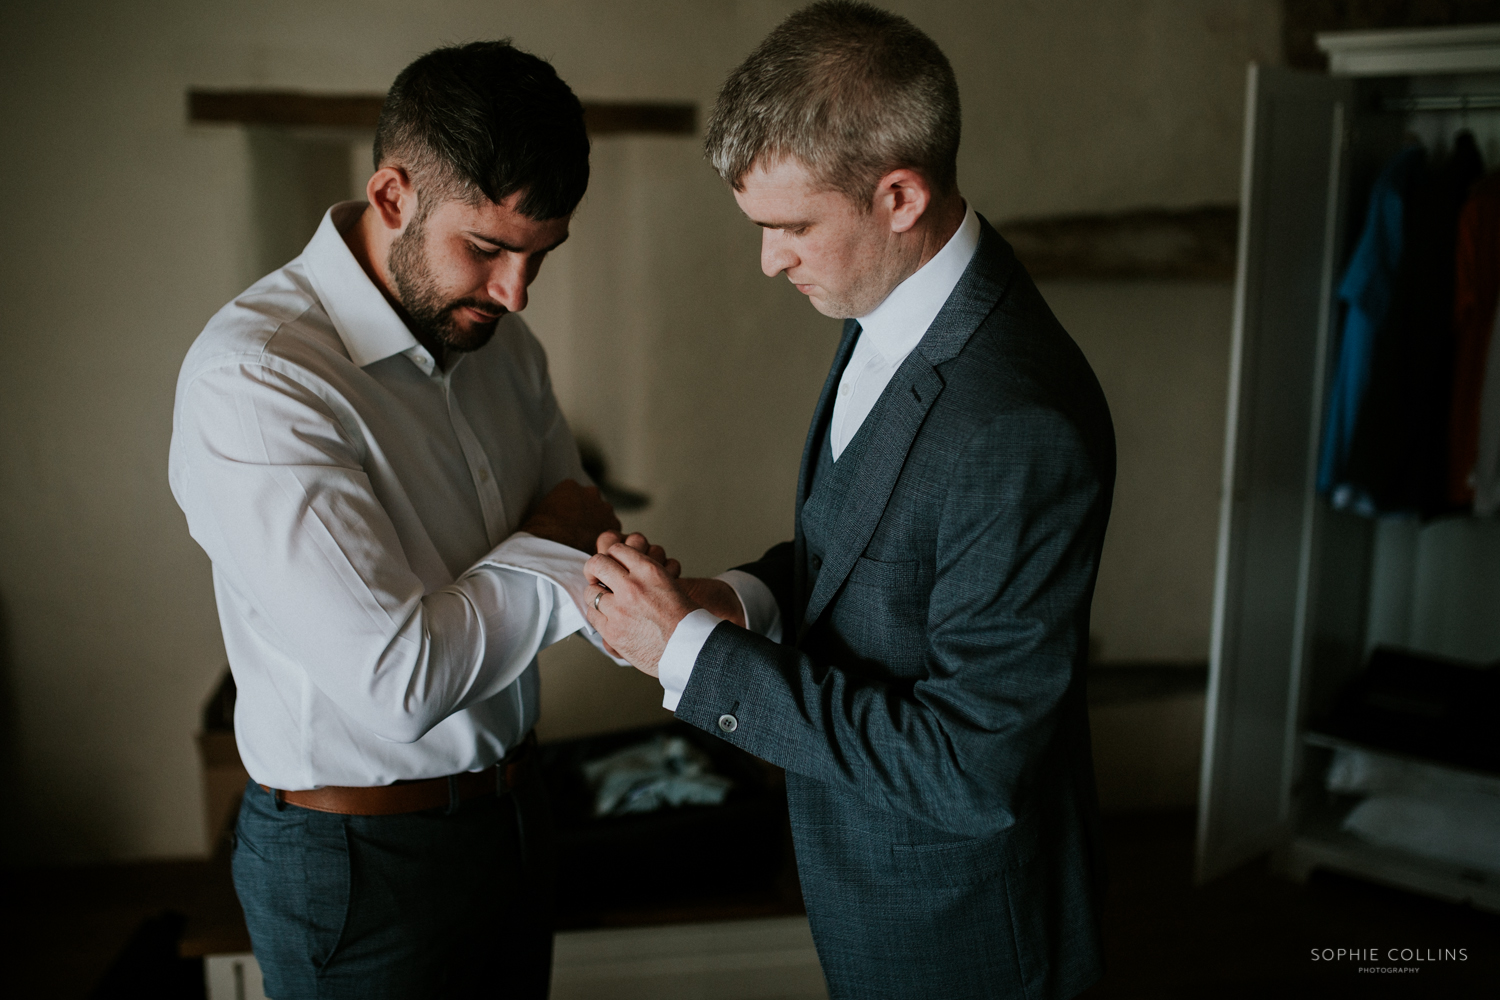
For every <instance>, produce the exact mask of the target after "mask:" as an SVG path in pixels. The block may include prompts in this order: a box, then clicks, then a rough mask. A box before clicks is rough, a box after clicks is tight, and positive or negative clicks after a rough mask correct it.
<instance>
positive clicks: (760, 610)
mask: <svg viewBox="0 0 1500 1000" xmlns="http://www.w3.org/2000/svg"><path fill="white" fill-rule="evenodd" d="M714 579H716V580H723V581H724V582H725V583H727V584H729V586H730V587H731V588H733V590H734V593H735V596H737V597H738V598H739V599H740V607H741V608H742V609H743V610H744V612H745V627H746V628H748V629H749V630H750V631H752V632H754V633H755V634H756V635H763V636H765V637H766V638H767V639H770V640H771V641H772V642H780V641H781V605H779V604H777V603H776V595H775V594H773V593H771V588H770V587H767V586H766V585H765V583H764V582H762V581H761V579H760V577H758V576H756V575H755V574H754V573H746V572H745V571H744V570H742V569H731V570H725V571H724V572H723V573H720V574H719V575H718V576H717V577H715V578H714Z"/></svg>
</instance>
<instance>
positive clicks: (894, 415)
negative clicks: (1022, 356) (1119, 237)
mask: <svg viewBox="0 0 1500 1000" xmlns="http://www.w3.org/2000/svg"><path fill="white" fill-rule="evenodd" d="M1017 266H1018V265H1017V263H1016V260H1015V257H1014V255H1013V254H1012V253H1011V250H1010V246H1009V244H1007V243H1006V242H1005V240H1004V239H1002V238H1001V237H1000V235H999V234H998V233H996V232H995V230H994V229H992V228H991V227H990V225H989V223H988V222H985V221H984V219H983V218H982V217H981V219H980V237H979V248H978V249H977V250H976V251H975V252H974V259H973V260H971V261H970V262H969V266H968V268H966V269H965V271H964V275H963V277H962V278H960V279H959V282H958V285H957V286H956V287H955V288H954V289H953V293H952V294H951V295H949V296H948V301H947V302H945V303H944V304H943V308H942V311H941V312H939V313H938V315H937V318H936V319H934V320H933V321H932V325H931V326H930V327H928V329H927V332H926V333H925V334H923V336H922V339H921V341H920V342H919V343H918V344H917V347H916V349H915V350H913V351H912V352H911V354H909V355H907V357H906V360H905V361H903V362H902V363H901V366H900V367H899V368H897V369H896V374H895V375H893V376H892V377H891V381H890V384H889V385H887V386H886V387H885V391H884V392H883V393H881V396H880V400H879V402H877V403H876V404H875V408H874V409H873V410H871V411H870V415H869V416H868V417H866V418H865V422H864V425H863V426H861V427H860V430H859V434H858V435H856V437H858V436H863V435H866V434H868V435H869V439H868V440H867V442H866V443H865V446H864V454H863V455H862V456H861V457H860V459H859V465H858V467H857V468H856V469H852V470H851V471H850V473H847V474H845V475H841V476H837V477H836V478H837V479H838V481H839V482H838V485H840V486H844V485H845V484H847V492H843V491H842V490H841V491H840V492H841V493H842V494H843V495H842V496H841V497H840V498H839V502H840V504H841V507H842V513H841V516H840V517H839V518H838V519H837V521H836V522H835V524H834V528H833V532H832V536H831V537H830V539H829V545H828V548H827V551H826V552H825V553H824V558H823V566H822V569H821V570H820V571H819V573H818V580H817V584H816V585H815V586H814V588H813V591H812V593H811V595H809V597H808V600H807V608H806V610H805V611H804V613H803V615H802V621H801V623H800V625H799V628H798V630H797V635H798V638H799V639H800V638H801V635H802V633H804V632H805V631H806V630H807V629H808V628H809V627H811V626H812V624H813V623H814V622H816V621H817V619H818V616H819V615H821V614H822V613H823V611H824V609H825V608H827V607H828V602H829V601H830V600H832V599H833V595H834V594H835V593H837V592H838V589H839V587H841V586H843V583H844V580H845V578H846V577H848V575H849V572H850V570H852V569H853V568H854V563H855V561H856V560H858V559H859V555H860V553H861V552H863V551H864V550H865V546H866V545H868V544H869V542H870V537H871V536H872V535H873V534H874V533H875V527H876V525H878V524H879V523H880V518H881V516H882V515H883V514H884V513H885V508H886V504H887V503H889V502H890V498H891V491H892V490H894V489H895V488H896V479H897V478H898V477H899V476H900V474H901V468H902V466H904V465H905V464H906V456H907V453H908V452H909V451H910V450H911V446H912V442H913V441H914V440H915V439H916V436H917V431H918V430H919V429H921V426H922V422H923V421H924V420H925V419H926V418H927V413H928V411H929V410H931V409H932V405H933V404H934V403H935V402H937V398H938V395H939V394H940V393H942V391H943V379H942V376H941V375H939V374H938V372H937V367H936V366H937V365H939V364H941V363H942V362H944V361H947V360H949V359H951V358H953V357H954V356H956V355H957V354H958V352H959V351H961V350H962V349H963V346H964V344H966V343H968V340H969V338H970V337H971V336H973V335H974V331H975V330H976V329H978V328H979V324H980V323H982V322H984V320H985V318H986V317H987V316H988V315H989V314H990V312H991V311H992V310H993V309H994V308H995V305H996V303H997V302H999V301H1000V298H1001V297H1002V296H1003V295H1004V293H1005V288H1006V286H1007V285H1009V283H1010V277H1011V274H1012V273H1013V269H1014V268H1015V267H1017ZM853 326H854V324H853V323H846V324H845V328H844V343H843V344H841V345H840V346H839V356H838V359H837V360H836V361H835V364H834V369H833V372H832V373H831V374H830V375H829V378H828V381H827V382H826V383H825V384H824V386H823V395H822V397H821V398H820V399H819V400H818V411H817V416H816V417H814V420H813V426H812V430H811V431H809V433H808V443H807V447H806V448H805V449H804V451H803V456H802V472H801V475H800V476H799V477H798V480H797V514H798V522H799V523H798V528H797V542H798V545H797V572H798V573H799V574H803V573H805V572H806V569H805V566H806V559H807V556H806V545H805V543H804V542H803V540H802V529H801V524H800V521H801V513H802V504H803V502H804V501H805V500H806V499H807V496H806V493H805V492H804V491H805V488H806V485H807V480H808V477H809V476H810V474H811V469H812V463H815V462H816V461H817V452H816V449H817V448H818V447H820V446H821V443H822V442H821V439H820V437H819V434H820V431H821V430H822V423H823V420H824V419H825V413H824V409H825V407H831V405H832V403H831V399H832V397H833V393H834V392H835V391H836V386H835V383H836V382H837V381H838V379H837V375H838V373H839V372H841V371H842V369H843V364H844V362H845V361H846V360H847V358H848V352H849V350H850V349H852V347H853V338H852V337H851V336H850V331H851V328H852V327H853ZM850 446H851V448H852V447H853V442H851V445H850ZM848 457H850V458H854V457H855V456H853V455H850V456H848ZM830 485H832V484H830ZM805 592H806V591H805V590H804V589H803V585H802V583H801V581H800V579H799V586H798V594H799V597H800V595H801V594H802V593H805Z"/></svg>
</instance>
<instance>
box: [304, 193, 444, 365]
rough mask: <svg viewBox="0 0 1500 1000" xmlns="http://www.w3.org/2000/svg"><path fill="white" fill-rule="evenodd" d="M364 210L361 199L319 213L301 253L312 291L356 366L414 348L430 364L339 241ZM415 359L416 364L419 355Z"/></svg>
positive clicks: (418, 361)
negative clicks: (320, 217)
mask: <svg viewBox="0 0 1500 1000" xmlns="http://www.w3.org/2000/svg"><path fill="white" fill-rule="evenodd" d="M364 209H365V203H364V202H362V201H344V202H340V203H339V204H337V205H335V206H333V207H332V208H330V209H329V210H328V211H327V212H326V213H324V215H323V221H322V223H321V224H319V226H318V231H317V232H316V233H314V234H313V238H312V240H311V241H310V242H309V243H308V244H307V248H306V249H304V250H303V251H302V263H303V264H304V265H305V266H306V268H307V275H308V278H309V279H310V280H311V281H312V285H313V290H314V291H316V292H317V294H318V301H319V302H320V303H321V304H322V306H323V309H324V310H325V311H326V312H327V313H328V318H329V319H330V320H332V321H333V328H334V329H335V330H336V331H338V335H339V339H340V340H342V341H343V342H344V349H345V350H346V351H348V352H349V359H350V360H351V361H353V362H354V363H355V364H356V365H358V366H359V367H361V368H363V367H365V366H366V365H370V364H374V363H375V362H376V361H380V360H381V359H383V358H388V357H390V356H391V355H393V354H400V353H402V352H410V351H412V349H413V348H416V350H417V351H418V352H420V355H421V357H423V358H426V359H427V361H428V364H429V365H430V364H431V361H432V359H431V358H430V357H429V356H428V355H427V351H426V349H424V348H423V347H422V346H421V345H420V344H418V343H417V338H416V337H413V336H412V333H411V331H410V330H408V329H407V328H406V324H405V323H403V322H402V321H401V317H400V316H398V315H396V310H394V309H392V308H391V304H390V303H389V302H387V301H386V298H385V296H384V295H382V294H381V292H380V289H379V288H376V287H375V283H374V282H373V281H371V280H370V276H369V275H367V274H365V269H364V268H362V267H360V266H359V261H357V260H355V259H354V253H353V251H351V250H350V249H349V245H348V244H347V243H345V242H344V235H343V234H344V233H346V232H348V231H349V230H350V229H351V228H353V227H354V226H355V225H356V224H357V223H358V221H359V217H360V213H361V212H363V211H364ZM414 361H416V363H417V364H418V366H419V367H421V360H420V359H419V358H414Z"/></svg>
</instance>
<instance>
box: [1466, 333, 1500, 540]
mask: <svg viewBox="0 0 1500 1000" xmlns="http://www.w3.org/2000/svg"><path fill="white" fill-rule="evenodd" d="M1497 328H1500V315H1496V317H1495V326H1494V327H1492V332H1491V334H1490V350H1489V354H1488V356H1487V357H1486V358H1485V365H1484V387H1483V389H1482V391H1481V392H1480V404H1479V442H1478V447H1477V448H1476V449H1475V458H1474V474H1473V479H1472V483H1473V486H1474V513H1476V514H1479V515H1480V516H1482V517H1489V516H1491V515H1493V514H1500V332H1494V331H1495V330H1496V329H1497Z"/></svg>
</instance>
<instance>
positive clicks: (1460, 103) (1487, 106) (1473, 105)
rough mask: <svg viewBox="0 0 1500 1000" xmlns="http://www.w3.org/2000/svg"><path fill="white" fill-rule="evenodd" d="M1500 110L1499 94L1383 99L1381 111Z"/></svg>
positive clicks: (1428, 95)
mask: <svg viewBox="0 0 1500 1000" xmlns="http://www.w3.org/2000/svg"><path fill="white" fill-rule="evenodd" d="M1496 108H1500V94H1425V95H1420V96H1410V97H1383V98H1381V99H1380V110H1382V111H1401V112H1409V111H1492V110H1494V109H1496Z"/></svg>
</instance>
